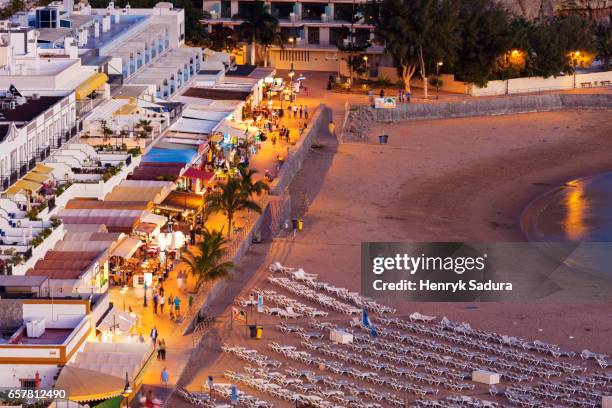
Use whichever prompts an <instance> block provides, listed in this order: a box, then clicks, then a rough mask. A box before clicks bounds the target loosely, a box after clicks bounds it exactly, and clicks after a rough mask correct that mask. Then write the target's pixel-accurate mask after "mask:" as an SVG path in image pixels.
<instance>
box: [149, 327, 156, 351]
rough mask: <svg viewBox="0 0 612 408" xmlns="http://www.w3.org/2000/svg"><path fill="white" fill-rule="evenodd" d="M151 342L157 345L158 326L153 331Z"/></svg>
mask: <svg viewBox="0 0 612 408" xmlns="http://www.w3.org/2000/svg"><path fill="white" fill-rule="evenodd" d="M150 336H151V340H152V341H153V346H156V345H157V326H153V328H152V329H151V334H150Z"/></svg>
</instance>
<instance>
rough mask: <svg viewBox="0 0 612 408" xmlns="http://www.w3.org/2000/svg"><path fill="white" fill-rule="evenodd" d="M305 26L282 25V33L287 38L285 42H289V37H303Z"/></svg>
mask: <svg viewBox="0 0 612 408" xmlns="http://www.w3.org/2000/svg"><path fill="white" fill-rule="evenodd" d="M302 31H303V27H281V33H282V34H283V38H285V44H289V45H291V44H290V43H289V38H302Z"/></svg>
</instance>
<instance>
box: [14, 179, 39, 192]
mask: <svg viewBox="0 0 612 408" xmlns="http://www.w3.org/2000/svg"><path fill="white" fill-rule="evenodd" d="M13 187H17V188H19V189H21V190H28V191H31V192H36V191H38V190H39V189H40V188H41V187H42V184H41V183H38V182H36V181H30V180H25V179H21V180H19V181H18V182H16V183H15V185H14V186H13Z"/></svg>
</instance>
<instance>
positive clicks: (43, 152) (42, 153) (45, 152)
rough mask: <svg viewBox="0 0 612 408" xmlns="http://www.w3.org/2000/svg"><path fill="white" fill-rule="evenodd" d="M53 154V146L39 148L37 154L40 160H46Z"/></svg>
mask: <svg viewBox="0 0 612 408" xmlns="http://www.w3.org/2000/svg"><path fill="white" fill-rule="evenodd" d="M49 154H51V148H50V147H49V146H47V147H43V148H41V149H38V152H37V155H38V158H39V160H40V161H43V160H45V159H46V158H47V157H49Z"/></svg>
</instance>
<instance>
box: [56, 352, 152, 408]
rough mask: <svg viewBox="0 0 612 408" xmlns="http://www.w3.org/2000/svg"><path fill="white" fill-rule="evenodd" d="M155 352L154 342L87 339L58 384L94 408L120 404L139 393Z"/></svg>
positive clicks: (72, 397) (70, 395)
mask: <svg viewBox="0 0 612 408" xmlns="http://www.w3.org/2000/svg"><path fill="white" fill-rule="evenodd" d="M153 354H154V348H153V345H152V344H151V342H144V343H123V342H117V343H114V342H94V341H88V342H85V344H84V346H83V349H82V350H80V351H79V352H78V353H76V355H75V357H74V360H73V361H71V362H70V363H69V364H67V365H65V366H64V367H63V368H62V369H61V372H60V373H59V377H58V379H57V382H56V383H55V387H56V388H57V389H62V390H66V393H67V394H68V398H69V399H70V400H71V401H76V402H79V403H88V404H89V406H92V407H96V406H100V407H102V406H104V407H118V406H121V405H122V404H125V403H126V402H125V401H126V399H127V400H130V399H131V398H132V397H133V396H134V395H136V394H137V392H138V390H139V388H140V386H141V385H142V380H143V376H144V373H145V371H146V369H147V367H148V366H149V364H150V363H151V361H152V358H153ZM125 391H129V393H125ZM59 406H63V405H61V403H60V405H59Z"/></svg>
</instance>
